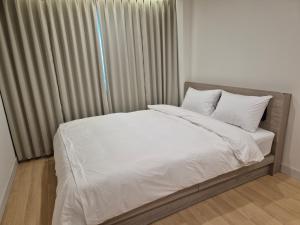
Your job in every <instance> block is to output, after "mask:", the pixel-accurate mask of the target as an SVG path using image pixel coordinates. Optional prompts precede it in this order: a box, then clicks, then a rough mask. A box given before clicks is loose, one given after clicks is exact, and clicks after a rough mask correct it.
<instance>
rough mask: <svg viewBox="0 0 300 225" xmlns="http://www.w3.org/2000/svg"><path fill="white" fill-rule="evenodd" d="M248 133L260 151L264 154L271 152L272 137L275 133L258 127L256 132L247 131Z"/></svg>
mask: <svg viewBox="0 0 300 225" xmlns="http://www.w3.org/2000/svg"><path fill="white" fill-rule="evenodd" d="M247 133H249V134H250V135H251V136H252V137H253V139H254V141H255V143H256V144H257V146H258V147H259V149H260V151H261V153H262V154H263V155H264V156H266V155H269V154H270V153H271V150H272V144H273V139H274V137H275V134H274V133H273V132H271V131H268V130H265V129H262V128H258V129H257V131H256V132H254V133H253V132H247Z"/></svg>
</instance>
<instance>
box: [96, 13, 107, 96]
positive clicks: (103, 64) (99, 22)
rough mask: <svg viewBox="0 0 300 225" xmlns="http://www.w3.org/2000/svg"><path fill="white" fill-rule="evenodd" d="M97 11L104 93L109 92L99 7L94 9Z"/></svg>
mask: <svg viewBox="0 0 300 225" xmlns="http://www.w3.org/2000/svg"><path fill="white" fill-rule="evenodd" d="M96 13H97V23H96V24H97V35H98V42H99V50H100V55H101V62H100V64H101V68H102V72H103V75H102V76H103V78H102V79H103V82H104V88H105V91H106V94H108V92H109V86H108V80H107V73H106V65H105V60H104V50H103V35H102V29H101V17H100V11H99V9H96Z"/></svg>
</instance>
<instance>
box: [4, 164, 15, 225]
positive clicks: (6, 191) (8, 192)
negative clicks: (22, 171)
mask: <svg viewBox="0 0 300 225" xmlns="http://www.w3.org/2000/svg"><path fill="white" fill-rule="evenodd" d="M17 165H18V163H17V161H16V160H15V162H14V163H13V165H12V166H11V169H10V178H9V181H8V184H7V186H6V189H5V192H4V195H3V198H2V202H0V222H1V220H2V216H3V214H4V211H5V206H6V203H7V200H8V197H9V194H10V190H11V187H12V184H13V181H14V179H15V175H16V170H17Z"/></svg>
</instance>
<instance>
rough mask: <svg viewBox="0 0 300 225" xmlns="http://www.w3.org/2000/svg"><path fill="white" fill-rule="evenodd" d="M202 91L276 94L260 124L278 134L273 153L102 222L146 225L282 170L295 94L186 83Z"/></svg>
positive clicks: (112, 224)
mask: <svg viewBox="0 0 300 225" xmlns="http://www.w3.org/2000/svg"><path fill="white" fill-rule="evenodd" d="M189 87H192V88H195V89H198V90H210V89H223V90H226V91H229V92H232V93H236V94H242V95H253V96H263V95H272V96H273V98H272V100H271V101H270V103H269V105H268V107H267V110H266V116H265V119H264V120H263V121H262V122H261V124H260V126H261V127H262V128H264V129H266V130H269V131H272V132H274V133H275V137H274V141H273V145H272V150H271V154H270V155H268V156H266V157H265V159H264V160H263V161H262V162H260V163H256V164H253V165H251V166H247V167H243V168H241V169H238V170H235V171H233V172H230V173H226V174H223V175H221V176H218V177H216V178H213V179H211V180H208V181H205V182H203V183H200V184H197V185H194V186H192V187H189V188H186V189H184V190H181V191H178V192H176V193H174V194H172V195H169V196H167V197H164V198H162V199H159V200H156V201H154V202H151V203H149V204H146V205H144V206H141V207H139V208H137V209H134V210H132V211H130V212H128V213H125V214H122V215H120V216H118V217H115V218H112V219H110V220H108V221H106V222H104V223H102V224H101V225H146V224H151V223H153V222H155V221H157V220H159V219H162V218H164V217H166V216H168V215H170V214H173V213H175V212H177V211H179V210H182V209H184V208H187V207H189V206H191V205H193V204H195V203H198V202H200V201H203V200H205V199H207V198H210V197H212V196H214V195H217V194H220V193H222V192H224V191H226V190H229V189H231V188H234V187H236V186H238V185H241V184H243V183H246V182H249V181H251V180H254V179H256V178H258V177H261V176H265V175H268V174H271V175H273V174H275V173H276V172H278V171H279V170H280V165H281V160H282V153H283V149H284V141H285V135H286V127H287V121H288V115H289V108H290V101H291V95H290V94H286V93H279V92H272V91H263V90H254V89H247V88H237V87H229V86H221V85H212V84H203V83H194V82H186V83H185V85H184V90H185V92H186V90H187V89H188V88H189Z"/></svg>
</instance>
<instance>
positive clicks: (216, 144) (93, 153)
mask: <svg viewBox="0 0 300 225" xmlns="http://www.w3.org/2000/svg"><path fill="white" fill-rule="evenodd" d="M149 109H150V110H144V111H137V112H132V113H117V114H110V115H105V116H99V117H91V118H87V119H82V120H76V121H72V122H69V123H65V124H62V125H61V126H60V127H59V129H58V131H57V133H56V135H55V138H54V156H55V165H56V175H57V178H58V187H57V198H56V202H55V209H54V215H53V222H52V224H53V225H97V224H100V223H102V222H104V221H106V220H108V219H110V218H112V217H115V216H118V215H120V214H122V213H125V212H128V211H130V210H132V209H134V208H137V207H139V206H142V205H144V204H146V203H149V202H152V201H154V200H157V199H159V198H162V197H165V196H167V195H170V194H172V193H174V192H176V191H179V190H181V189H184V188H187V187H190V186H192V185H194V184H197V183H200V182H203V181H205V180H208V179H211V178H213V177H216V176H218V175H221V174H224V173H227V172H229V171H233V170H235V169H238V168H240V167H242V166H244V165H248V164H250V163H253V162H258V161H261V160H263V155H262V153H261V151H260V150H259V148H258V146H257V145H256V143H255V141H254V140H253V138H252V137H251V136H250V135H249V134H247V133H246V132H243V131H242V130H241V129H239V128H237V127H234V126H232V125H228V124H225V123H223V122H220V121H217V120H214V119H212V118H209V117H206V116H202V115H200V114H197V113H193V112H191V111H187V110H184V109H182V108H178V107H175V106H168V105H156V106H149Z"/></svg>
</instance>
